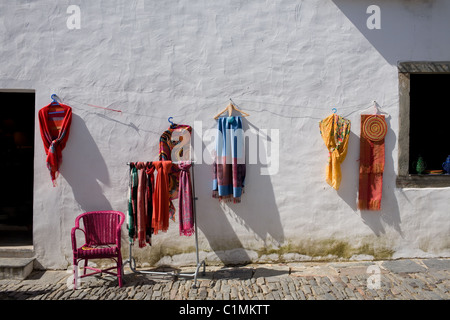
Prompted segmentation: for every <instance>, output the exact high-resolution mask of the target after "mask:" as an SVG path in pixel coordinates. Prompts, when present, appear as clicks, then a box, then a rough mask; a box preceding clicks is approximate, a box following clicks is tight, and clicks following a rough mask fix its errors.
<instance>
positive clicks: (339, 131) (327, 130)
mask: <svg viewBox="0 0 450 320" xmlns="http://www.w3.org/2000/svg"><path fill="white" fill-rule="evenodd" d="M350 127H351V123H350V120H347V119H345V118H343V117H341V116H339V115H337V114H331V115H330V116H328V117H326V118H325V119H323V120H322V121H320V123H319V129H320V134H321V136H322V138H323V141H324V142H325V145H326V147H327V149H328V152H329V156H328V166H327V170H326V181H327V183H328V184H329V185H330V186H332V187H333V188H334V189H336V190H339V186H340V184H341V180H342V173H341V163H342V162H343V161H344V160H345V157H346V156H347V150H348V140H349V136H350Z"/></svg>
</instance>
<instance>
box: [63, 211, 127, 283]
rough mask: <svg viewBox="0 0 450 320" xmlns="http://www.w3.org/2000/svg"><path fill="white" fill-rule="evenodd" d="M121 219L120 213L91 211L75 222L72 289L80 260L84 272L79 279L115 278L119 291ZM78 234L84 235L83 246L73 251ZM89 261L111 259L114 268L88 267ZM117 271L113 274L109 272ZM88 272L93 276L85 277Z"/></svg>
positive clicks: (120, 279) (73, 230)
mask: <svg viewBox="0 0 450 320" xmlns="http://www.w3.org/2000/svg"><path fill="white" fill-rule="evenodd" d="M80 220H82V221H83V227H84V229H81V228H80ZM124 220H125V215H124V214H123V213H122V212H120V211H92V212H85V213H83V214H81V215H79V216H78V217H77V218H76V219H75V227H74V228H72V232H71V236H72V250H73V270H74V289H76V286H77V280H78V272H77V270H78V262H79V261H80V260H84V261H85V263H84V272H83V275H81V276H80V278H83V277H87V276H91V275H94V274H98V273H100V274H102V273H103V272H104V273H107V274H111V275H113V276H117V279H118V282H119V287H122V273H123V270H122V255H121V253H120V247H121V246H120V242H121V241H120V240H121V229H122V224H123V222H124ZM77 230H81V231H83V232H84V235H85V244H83V245H82V246H81V247H77V240H76V237H75V233H76V231H77ZM89 259H113V260H115V261H116V263H117V266H115V267H110V268H107V269H103V270H102V269H97V268H93V267H89V266H88V260H89ZM115 268H117V272H116V273H113V272H110V271H109V270H111V269H115ZM87 269H90V270H93V271H95V272H92V273H89V274H86V270H87Z"/></svg>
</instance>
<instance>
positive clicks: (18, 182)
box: [0, 92, 35, 246]
mask: <svg viewBox="0 0 450 320" xmlns="http://www.w3.org/2000/svg"><path fill="white" fill-rule="evenodd" d="M0 108H1V112H0V120H1V121H0V152H1V154H0V165H1V167H0V168H1V169H0V177H1V178H0V179H1V180H0V181H1V182H2V184H3V187H2V191H1V202H0V246H22V245H32V244H33V239H32V234H33V232H32V231H33V227H32V226H33V176H34V174H33V173H34V165H33V162H34V161H33V160H34V123H35V119H34V117H35V94H34V92H33V93H30V92H0Z"/></svg>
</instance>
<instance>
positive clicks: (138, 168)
mask: <svg viewBox="0 0 450 320" xmlns="http://www.w3.org/2000/svg"><path fill="white" fill-rule="evenodd" d="M153 171H154V167H153V166H152V164H151V163H145V162H136V163H130V185H129V201H128V235H129V237H130V240H134V239H136V238H137V240H138V244H139V247H140V248H142V247H145V245H146V243H148V244H150V245H151V235H152V233H153V232H152V228H151V222H152V213H153V199H152V197H153V189H154V186H153V184H154V182H153V180H154V178H153Z"/></svg>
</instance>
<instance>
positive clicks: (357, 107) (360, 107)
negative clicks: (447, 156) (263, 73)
mask: <svg viewBox="0 0 450 320" xmlns="http://www.w3.org/2000/svg"><path fill="white" fill-rule="evenodd" d="M58 98H59V97H58ZM60 100H61V99H60ZM236 100H239V101H240V102H247V103H251V104H259V105H263V104H265V105H275V106H278V107H290V108H296V111H297V110H304V109H309V110H314V111H318V112H321V113H323V112H325V111H327V110H329V111H331V110H332V109H333V108H336V109H337V113H340V111H341V110H349V109H353V110H352V111H350V112H347V113H343V114H342V115H343V116H350V115H351V114H353V113H355V112H358V111H363V110H364V109H363V108H369V107H370V106H372V105H373V103H372V104H369V103H367V104H357V105H352V106H342V107H338V106H335V105H332V106H329V107H309V106H301V105H288V104H283V103H277V102H269V101H256V100H247V99H236ZM63 102H64V103H66V102H67V103H69V104H70V105H71V106H72V107H74V108H75V109H77V106H76V104H80V105H86V106H89V107H92V108H98V109H103V110H106V111H112V112H117V113H120V114H129V115H135V116H139V117H149V118H154V119H165V117H160V116H156V115H148V114H143V113H137V112H130V111H124V110H120V109H113V108H108V107H102V106H98V105H95V104H91V103H87V102H81V101H77V100H74V99H64V100H63ZM73 103H75V104H73ZM397 103H398V101H397V100H395V101H393V102H391V103H389V104H386V105H383V106H382V108H389V107H391V106H393V105H395V104H397ZM213 107H214V108H216V107H217V105H215V104H214V105H208V106H204V107H201V108H195V111H197V112H202V111H204V110H208V109H211V108H213ZM245 110H247V111H253V112H269V113H271V114H273V115H276V116H279V117H283V118H289V119H302V118H310V116H309V115H293V114H289V115H286V114H283V113H282V112H276V110H271V109H268V108H258V109H252V108H249V107H248V106H246V107H245ZM188 115H192V111H190V112H186V113H183V114H178V115H172V117H174V118H183V117H186V116H188ZM317 119H320V118H317Z"/></svg>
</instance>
